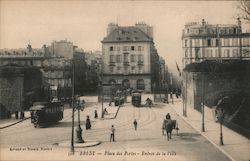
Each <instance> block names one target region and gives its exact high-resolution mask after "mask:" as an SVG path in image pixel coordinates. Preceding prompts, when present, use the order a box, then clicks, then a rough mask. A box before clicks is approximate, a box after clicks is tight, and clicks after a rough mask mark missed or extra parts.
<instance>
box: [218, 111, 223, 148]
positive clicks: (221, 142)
mask: <svg viewBox="0 0 250 161" xmlns="http://www.w3.org/2000/svg"><path fill="white" fill-rule="evenodd" d="M223 118H224V110H223V109H222V108H219V119H220V145H224V143H223V133H222V121H223Z"/></svg>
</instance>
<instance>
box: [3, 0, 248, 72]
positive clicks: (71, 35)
mask: <svg viewBox="0 0 250 161" xmlns="http://www.w3.org/2000/svg"><path fill="white" fill-rule="evenodd" d="M236 4H237V2H235V1H187V0H186V1H150V0H148V1H142V0H134V1H115V0H109V1H108V0H104V1H97V0H95V1H80V0H72V1H70V0H61V1H57V0H53V1H47V0H24V1H15V0H11V1H10V0H0V48H25V47H26V46H27V44H28V43H29V42H30V44H31V45H32V47H33V48H41V47H42V45H43V44H47V45H50V43H51V42H52V41H53V40H65V39H67V40H68V41H71V42H73V44H74V45H77V46H78V47H79V48H82V49H84V50H86V51H88V50H93V51H95V50H100V51H101V49H102V48H101V42H100V41H101V40H102V39H103V38H104V37H105V36H106V30H107V25H108V24H109V23H110V22H115V23H118V25H120V26H133V25H134V24H135V23H137V22H142V21H143V22H145V23H146V24H148V25H151V26H153V28H154V43H155V46H156V48H157V50H158V54H159V55H160V56H162V57H163V58H164V59H165V61H166V64H167V65H168V67H169V68H170V69H171V70H174V71H175V72H177V70H176V64H175V62H177V63H178V64H179V66H180V67H182V61H181V60H182V43H181V34H182V29H183V28H184V25H185V23H187V22H201V20H202V19H203V18H204V19H205V20H206V21H208V23H210V24H236V20H235V15H236V13H237V8H236ZM248 27H249V26H248ZM244 28H245V30H246V29H247V28H246V26H243V31H244Z"/></svg>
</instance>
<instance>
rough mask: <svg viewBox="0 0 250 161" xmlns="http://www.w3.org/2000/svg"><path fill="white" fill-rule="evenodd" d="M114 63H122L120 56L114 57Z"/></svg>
mask: <svg viewBox="0 0 250 161" xmlns="http://www.w3.org/2000/svg"><path fill="white" fill-rule="evenodd" d="M116 62H117V63H121V62H122V56H121V55H117V56H116Z"/></svg>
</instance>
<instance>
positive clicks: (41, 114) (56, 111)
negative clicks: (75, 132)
mask: <svg viewBox="0 0 250 161" xmlns="http://www.w3.org/2000/svg"><path fill="white" fill-rule="evenodd" d="M63 111H64V108H63V104H62V103H61V101H59V100H53V101H51V102H35V103H34V104H33V106H32V107H30V112H31V123H33V124H34V127H35V128H37V127H45V126H48V125H50V124H52V123H56V122H58V121H60V120H62V119H63Z"/></svg>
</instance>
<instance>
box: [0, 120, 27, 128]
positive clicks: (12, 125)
mask: <svg viewBox="0 0 250 161" xmlns="http://www.w3.org/2000/svg"><path fill="white" fill-rule="evenodd" d="M28 119H30V117H26V118H24V119H22V120H19V121H17V122H14V123H11V124H9V125H6V126H3V127H0V129H4V128H7V127H10V126H13V125H16V124H18V123H21V122H23V121H25V120H28Z"/></svg>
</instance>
